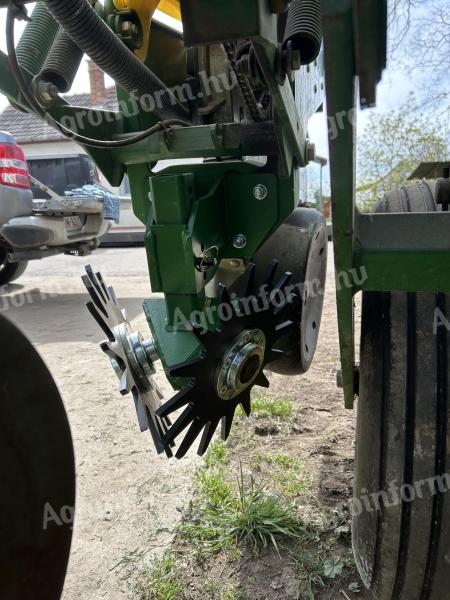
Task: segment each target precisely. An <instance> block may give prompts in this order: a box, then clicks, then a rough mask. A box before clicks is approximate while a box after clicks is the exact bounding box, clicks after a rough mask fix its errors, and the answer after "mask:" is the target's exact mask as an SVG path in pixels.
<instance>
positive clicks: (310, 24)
mask: <svg viewBox="0 0 450 600" xmlns="http://www.w3.org/2000/svg"><path fill="white" fill-rule="evenodd" d="M288 42H292V48H293V49H294V50H299V51H300V56H301V62H302V65H308V64H310V63H312V62H313V61H314V60H316V58H317V57H318V55H319V52H320V47H321V45H322V24H321V14H320V0H294V1H293V2H291V4H290V6H289V12H288V16H287V22H286V31H285V34H284V44H285V45H286V44H287V43H288Z"/></svg>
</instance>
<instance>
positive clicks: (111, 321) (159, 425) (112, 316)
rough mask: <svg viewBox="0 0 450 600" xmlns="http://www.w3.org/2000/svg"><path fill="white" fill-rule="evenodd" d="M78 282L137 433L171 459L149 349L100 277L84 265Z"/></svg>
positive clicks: (166, 424) (166, 426)
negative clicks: (128, 403) (128, 399)
mask: <svg viewBox="0 0 450 600" xmlns="http://www.w3.org/2000/svg"><path fill="white" fill-rule="evenodd" d="M82 279H83V283H84V285H85V286H86V289H87V291H88V292H89V295H90V297H91V301H90V302H88V303H87V308H88V310H89V312H90V313H91V314H92V316H93V317H94V319H95V320H96V321H97V323H98V324H99V326H100V327H101V329H102V330H103V332H104V333H105V335H106V336H107V338H108V340H107V341H105V342H103V343H102V344H101V345H100V347H101V349H102V350H103V352H104V353H105V354H106V355H107V356H108V357H109V359H110V361H111V364H112V366H113V369H114V371H115V373H116V375H117V377H118V378H119V382H120V383H119V391H120V393H121V394H122V395H126V394H129V393H130V392H131V394H132V396H133V399H134V404H135V408H136V413H137V417H138V422H139V427H140V429H141V431H146V430H147V429H148V430H150V433H151V436H152V438H153V442H154V444H155V447H156V450H157V452H158V453H159V454H162V453H163V452H166V454H167V455H168V456H172V451H171V449H170V445H164V444H163V442H162V438H163V436H165V435H166V434H167V432H168V429H169V427H170V426H171V422H170V420H169V419H168V418H167V417H159V416H157V415H156V411H157V410H158V408H159V407H160V406H161V399H162V394H161V392H160V391H159V389H158V386H157V385H156V383H155V381H154V380H153V378H152V375H153V374H154V372H155V370H154V367H153V360H152V355H151V349H150V348H149V347H148V345H146V343H145V342H144V341H143V339H142V337H141V336H140V335H139V334H136V333H132V331H131V327H130V324H129V323H128V321H127V318H126V313H125V310H123V309H121V308H120V306H119V303H118V301H117V297H116V294H115V293H114V290H113V288H112V287H107V286H106V285H105V282H104V281H103V277H102V275H101V274H100V273H94V272H93V270H92V268H91V267H90V266H89V265H88V266H87V267H86V275H83V277H82Z"/></svg>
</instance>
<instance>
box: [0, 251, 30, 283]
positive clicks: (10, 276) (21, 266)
mask: <svg viewBox="0 0 450 600" xmlns="http://www.w3.org/2000/svg"><path fill="white" fill-rule="evenodd" d="M27 266H28V261H23V262H17V263H10V262H8V252H7V250H6V248H4V247H1V246H0V286H1V285H6V284H7V283H11V282H12V281H15V280H16V279H18V278H19V277H20V276H21V275H23V274H24V272H25V269H26V268H27Z"/></svg>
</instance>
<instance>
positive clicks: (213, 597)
mask: <svg viewBox="0 0 450 600" xmlns="http://www.w3.org/2000/svg"><path fill="white" fill-rule="evenodd" d="M202 588H203V591H204V592H205V593H206V594H208V595H207V598H208V600H247V599H248V594H247V590H246V589H245V588H243V587H241V586H238V587H230V586H227V585H225V584H223V583H222V582H221V581H218V580H217V579H215V578H212V577H211V578H207V579H205V581H204V582H203V585H202Z"/></svg>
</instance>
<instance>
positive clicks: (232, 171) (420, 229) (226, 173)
mask: <svg viewBox="0 0 450 600" xmlns="http://www.w3.org/2000/svg"><path fill="white" fill-rule="evenodd" d="M1 4H2V0H0V5H1ZM181 6H182V12H183V23H184V27H185V40H186V42H187V43H188V44H194V45H195V44H208V43H218V42H220V41H225V40H228V39H235V38H251V39H252V41H253V42H254V47H255V51H256V54H257V57H258V59H259V63H260V65H261V68H262V71H263V73H264V75H265V79H266V81H267V83H268V86H269V89H270V93H271V95H272V98H273V105H274V119H273V121H272V122H269V123H264V124H258V125H257V126H255V125H252V124H245V123H243V124H236V123H217V124H213V125H202V126H198V125H197V126H192V127H189V128H186V129H176V130H171V131H170V135H167V133H160V134H158V135H154V136H152V137H150V138H148V139H147V140H145V141H142V142H140V143H137V144H134V145H133V146H130V147H127V148H122V149H118V148H116V149H114V150H108V151H106V150H101V151H100V150H95V149H87V150H88V151H89V153H90V154H91V156H92V157H93V158H94V160H95V161H96V162H97V164H98V165H99V167H100V169H101V170H102V171H103V173H104V174H105V176H106V177H107V178H108V179H109V181H110V183H111V184H112V185H115V186H117V185H119V184H120V182H121V180H122V178H123V176H124V174H125V173H128V176H129V178H130V184H131V192H132V198H133V207H134V211H135V213H136V215H137V216H138V218H139V219H140V220H141V221H142V222H143V223H144V224H145V225H146V228H147V235H146V248H147V253H148V261H149V271H150V276H151V281H152V288H153V291H155V292H162V293H164V294H165V298H164V299H152V300H148V301H146V303H145V306H144V307H145V311H146V314H147V318H148V320H149V323H150V327H151V329H152V331H153V333H154V335H155V338H156V341H157V344H158V347H159V351H160V354H161V356H162V359H163V362H164V364H165V365H172V364H174V363H175V362H180V361H182V360H185V359H186V358H189V357H192V356H195V355H196V354H197V353H198V352H199V351H200V349H199V345H198V342H197V341H196V339H194V336H193V335H192V334H191V333H190V332H188V331H184V330H181V331H180V330H179V328H177V327H176V318H175V312H176V309H177V308H178V309H180V310H181V311H182V312H183V313H184V314H186V315H188V314H189V313H190V312H192V311H196V310H197V311H203V312H205V311H208V310H209V307H210V306H211V303H213V302H214V300H213V299H212V298H208V297H207V294H206V292H205V288H206V285H207V284H208V282H209V281H210V280H211V278H212V277H213V276H214V274H215V272H216V267H211V269H210V270H209V271H207V272H206V273H202V272H200V271H198V270H197V269H196V264H197V261H198V260H199V258H200V257H201V255H202V252H203V251H204V250H205V249H207V248H209V247H214V248H215V251H216V252H217V259H218V260H220V258H222V257H227V258H232V257H239V258H250V257H251V256H252V255H253V254H254V253H255V252H256V250H257V249H258V248H259V246H260V245H261V244H262V243H263V242H264V241H265V240H266V239H267V237H268V236H269V235H270V234H271V233H272V232H273V231H274V230H275V229H276V228H277V227H278V226H279V225H280V224H281V223H282V222H283V221H284V219H285V218H286V217H287V216H288V215H289V213H290V212H291V211H292V210H293V208H294V207H295V203H296V200H297V197H298V196H297V184H296V181H297V177H296V174H297V167H303V166H305V164H306V162H307V157H306V147H307V124H308V120H309V118H310V117H311V116H312V115H313V114H314V112H316V110H317V109H319V107H320V106H321V104H322V95H321V93H320V90H321V88H322V85H321V83H322V79H321V78H322V75H323V67H322V58H323V57H322V56H321V57H320V59H319V60H318V61H317V64H315V65H312V66H310V67H309V68H302V69H301V70H300V72H299V73H298V75H297V80H296V85H295V86H292V85H291V83H290V82H289V81H288V80H287V79H286V80H284V82H282V83H281V82H280V78H279V73H278V72H277V71H278V69H279V59H278V55H277V51H278V41H277V23H276V16H275V15H274V14H272V13H271V12H270V3H269V2H268V1H266V0H246V2H242V0H214V1H213V0H182V1H181ZM111 10H112V4H111V3H109V4H107V6H106V9H105V13H109V12H110V11H111ZM322 17H323V30H324V61H325V74H326V87H327V108H328V113H329V117H330V119H335V120H336V122H337V123H339V124H341V125H342V127H341V129H340V131H339V132H338V135H337V136H335V137H334V138H333V139H330V164H331V178H332V196H333V200H332V204H333V235H334V246H335V263H336V277H337V283H338V285H337V311H338V324H339V341H340V348H341V363H342V377H343V385H344V398H345V404H346V406H347V407H349V408H351V407H352V406H353V402H354V397H355V392H356V389H355V381H356V379H355V370H356V367H355V349H354V347H355V339H354V337H355V336H354V314H353V302H354V295H355V294H356V293H357V292H358V291H368V290H372V291H383V290H384V291H405V292H407V291H436V292H437V291H440V292H444V291H450V276H449V274H448V271H447V269H446V267H447V264H448V262H449V260H450V242H449V241H448V235H446V232H447V231H448V225H449V223H447V221H448V220H449V217H448V214H445V213H442V214H414V215H408V214H403V215H361V214H360V213H359V212H358V211H357V209H356V206H355V125H354V119H353V116H354V114H355V109H356V105H357V96H358V92H359V99H360V102H361V104H362V106H372V105H373V104H375V101H376V88H377V84H378V82H379V81H380V79H381V75H382V72H383V69H384V68H385V66H386V29H387V23H386V20H387V0H358V2H355V1H354V0H322ZM33 75H34V73H27V74H26V76H27V78H28V80H31V78H32V76H33ZM0 89H1V91H2V92H3V93H5V94H6V95H7V96H8V97H9V98H10V99H11V100H12V101H13V102H15V103H16V104H18V105H19V106H21V107H23V108H25V109H27V106H26V103H25V102H24V100H23V99H22V98H21V97H20V94H19V93H18V90H17V86H16V85H15V82H14V80H13V78H12V74H11V73H10V71H9V67H8V63H7V59H6V57H5V55H4V54H1V53H0ZM118 98H119V100H120V101H121V105H122V106H121V112H119V113H105V112H102V111H95V110H93V111H88V110H86V109H81V108H78V107H71V106H68V105H67V104H66V103H65V102H64V101H63V100H60V101H58V102H57V103H56V104H55V105H54V106H52V108H51V114H52V115H53V116H54V117H56V118H57V119H68V118H69V117H70V118H71V119H72V121H73V122H74V123H80V124H84V128H83V129H82V133H84V134H86V135H89V136H91V137H100V138H103V139H121V138H122V137H126V136H129V135H130V134H133V133H135V132H138V131H141V130H142V129H144V128H147V127H149V126H151V125H153V124H154V123H155V121H156V119H155V117H154V116H153V115H152V114H151V113H148V112H145V111H143V110H141V109H140V108H139V106H138V105H137V104H136V103H133V99H132V98H131V97H130V96H129V95H128V94H127V93H126V92H125V91H124V90H122V89H120V88H119V89H118ZM133 107H134V109H136V108H137V109H138V110H135V112H134V115H133V116H127V115H128V114H130V111H129V110H125V108H128V109H129V108H133ZM88 117H90V118H88ZM97 122H101V123H102V125H101V126H92V125H90V123H97ZM261 154H265V155H269V157H270V159H269V161H268V163H267V165H266V166H264V167H261V166H256V165H252V164H245V163H244V162H242V158H243V157H244V156H255V155H261ZM210 157H214V158H215V159H223V160H222V161H220V160H218V161H217V162H215V163H212V164H203V165H194V166H193V165H189V166H184V167H179V166H178V167H171V168H170V169H167V170H165V171H163V172H161V173H158V174H157V175H156V174H154V173H153V172H152V170H151V169H152V165H154V163H155V162H157V161H158V160H163V159H175V158H210ZM257 185H264V186H266V188H267V190H268V194H267V197H266V198H265V199H264V201H263V203H264V204H263V206H264V208H263V209H261V206H262V205H261V204H260V203H261V201H260V200H257V199H256V198H255V196H254V194H253V189H254V188H255V186H257ZM239 233H240V234H242V235H245V237H246V239H247V245H246V247H245V249H244V250H238V249H236V248H234V246H233V243H232V242H233V239H234V237H235V236H236V235H237V234H239ZM358 271H359V273H358ZM355 272H356V273H357V277H356V278H355V277H350V275H352V274H354V273H355ZM345 274H348V275H349V277H345ZM343 282H344V283H345V285H342V283H343Z"/></svg>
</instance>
